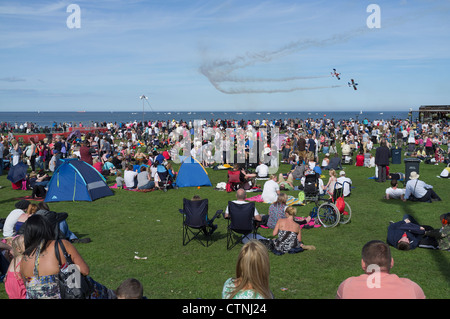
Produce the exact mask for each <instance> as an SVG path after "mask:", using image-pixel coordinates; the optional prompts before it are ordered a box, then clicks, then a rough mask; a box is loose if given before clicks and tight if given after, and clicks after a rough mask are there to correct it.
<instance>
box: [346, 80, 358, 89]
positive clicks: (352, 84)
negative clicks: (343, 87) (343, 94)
mask: <svg viewBox="0 0 450 319" xmlns="http://www.w3.org/2000/svg"><path fill="white" fill-rule="evenodd" d="M351 81H352V82H348V86H349V87H352V86H353V88H354V89H355V91H356V90H357V88H356V86H357V85H358V83H355V80H353V79H351Z"/></svg>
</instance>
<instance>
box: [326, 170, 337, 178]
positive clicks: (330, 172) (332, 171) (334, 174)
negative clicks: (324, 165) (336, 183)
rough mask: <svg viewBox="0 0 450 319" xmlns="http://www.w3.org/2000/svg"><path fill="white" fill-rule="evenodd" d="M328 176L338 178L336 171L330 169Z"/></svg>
mask: <svg viewBox="0 0 450 319" xmlns="http://www.w3.org/2000/svg"><path fill="white" fill-rule="evenodd" d="M328 174H330V176H333V177H336V171H335V170H334V169H330V170H329V171H328Z"/></svg>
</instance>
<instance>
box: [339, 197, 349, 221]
mask: <svg viewBox="0 0 450 319" xmlns="http://www.w3.org/2000/svg"><path fill="white" fill-rule="evenodd" d="M340 215H341V216H340V219H339V223H341V224H347V223H348V222H349V221H350V219H351V218H352V208H351V207H350V205H349V204H348V203H347V202H345V208H344V212H343V213H341V214H340Z"/></svg>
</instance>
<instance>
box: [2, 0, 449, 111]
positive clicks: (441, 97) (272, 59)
mask: <svg viewBox="0 0 450 319" xmlns="http://www.w3.org/2000/svg"><path fill="white" fill-rule="evenodd" d="M70 4H77V5H78V6H79V8H80V21H81V25H80V28H69V27H68V26H67V23H66V20H67V18H68V17H69V16H70V14H71V12H67V7H68V6H69V5H70ZM369 4H377V5H378V6H379V8H380V23H381V28H372V29H371V28H368V26H367V18H368V17H369V16H370V15H371V14H372V12H367V7H368V6H369ZM449 16H450V1H448V0H436V1H431V0H421V1H420V0H415V1H413V0H391V1H376V0H372V1H364V0H359V1H355V0H348V1H344V0H336V1H301V0H295V1H294V0H290V1H284V0H267V1H261V0H260V1H255V0H247V1H242V0H241V1H238V0H229V1H227V0H216V1H211V0H210V1H207V0H189V1H188V0H184V1H181V0H180V1H171V0H159V1H154V0H146V1H139V0H129V1H125V0H123V1H120V0H95V1H85V0H71V1H43V0H36V1H9V0H2V1H1V2H0V110H1V111H17V110H21V111H37V110H39V111H59V110H61V111H79V110H86V111H129V110H137V111H139V110H142V101H141V100H140V99H139V96H140V95H142V94H145V95H147V96H148V97H149V100H148V101H149V103H150V105H151V108H152V109H153V110H159V111H161V110H162V111H169V110H170V111H180V110H186V111H213V110H215V111H228V110H229V111H265V110H267V111H271V110H280V111H347V110H352V111H353V110H363V111H396V110H398V111H403V112H404V111H407V110H408V109H409V108H413V109H418V107H419V106H420V105H428V104H450V94H449V90H448V87H449V83H450V41H449V40H450V19H448V17H449ZM333 68H336V69H337V70H338V72H340V73H341V80H337V79H336V78H334V77H331V74H330V72H331V71H332V69H333ZM352 78H353V79H355V81H356V82H357V83H358V90H357V91H354V90H353V89H352V88H350V87H348V85H347V82H348V81H349V80H350V79H352ZM146 107H147V106H146Z"/></svg>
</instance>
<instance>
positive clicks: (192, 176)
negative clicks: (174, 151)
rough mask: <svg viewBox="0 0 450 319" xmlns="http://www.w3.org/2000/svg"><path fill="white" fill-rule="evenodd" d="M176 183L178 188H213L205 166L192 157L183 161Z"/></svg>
mask: <svg viewBox="0 0 450 319" xmlns="http://www.w3.org/2000/svg"><path fill="white" fill-rule="evenodd" d="M176 183H177V187H192V186H212V184H211V181H210V180H209V177H208V173H207V172H206V170H205V168H204V167H203V165H202V164H201V163H200V162H199V161H197V160H196V159H195V158H192V157H186V158H184V159H183V160H182V162H181V166H180V169H179V170H178V174H177V180H176Z"/></svg>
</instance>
